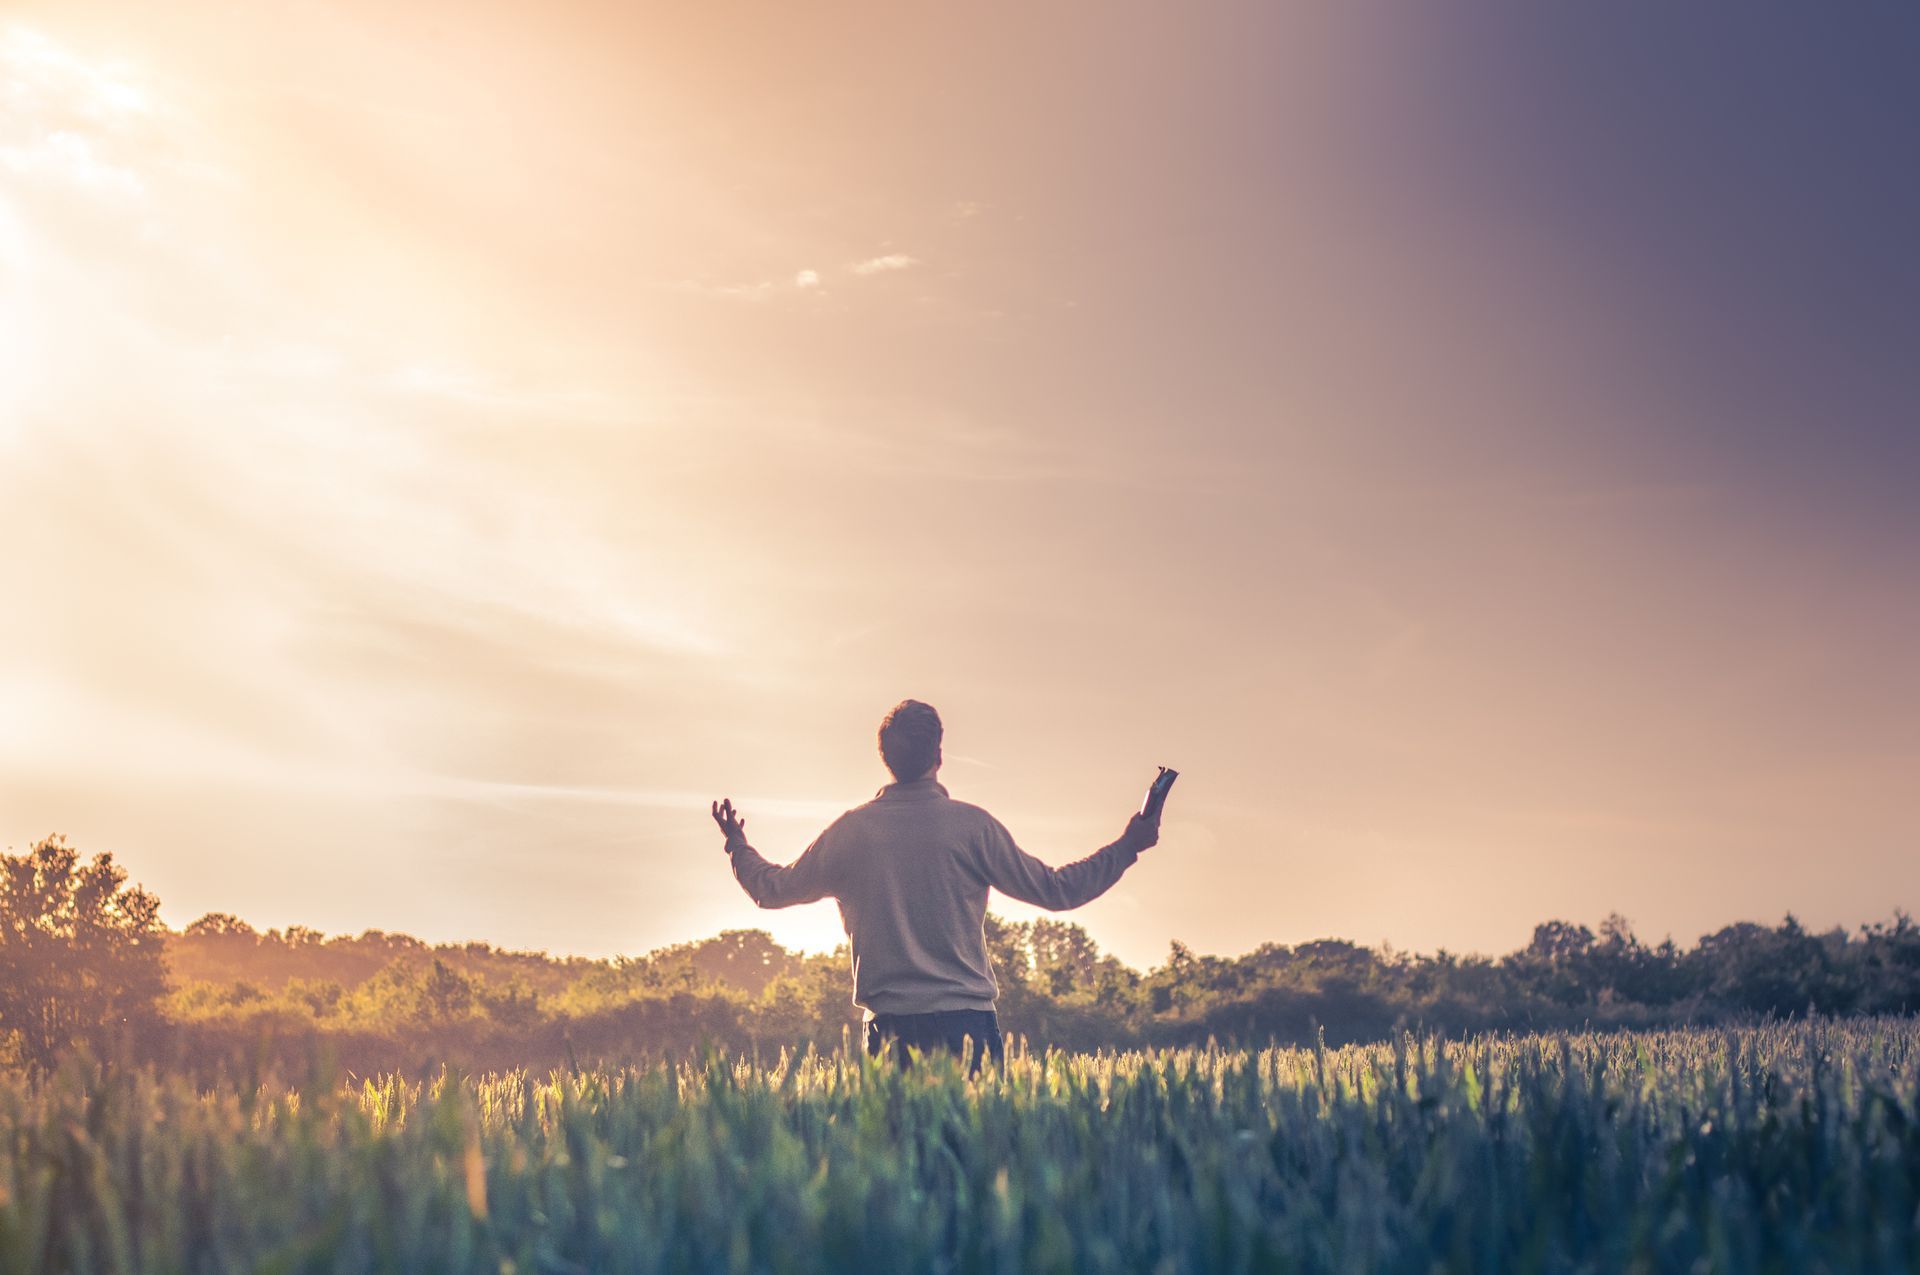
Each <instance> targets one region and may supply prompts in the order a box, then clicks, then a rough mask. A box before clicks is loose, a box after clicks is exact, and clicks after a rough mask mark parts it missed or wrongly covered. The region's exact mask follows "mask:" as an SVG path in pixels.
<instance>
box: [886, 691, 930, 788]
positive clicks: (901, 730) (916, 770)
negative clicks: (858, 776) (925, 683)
mask: <svg viewBox="0 0 1920 1275" xmlns="http://www.w3.org/2000/svg"><path fill="white" fill-rule="evenodd" d="M880 759H881V760H882V761H884V762H886V763H887V769H888V770H890V771H892V772H893V777H894V778H895V779H899V780H908V779H919V778H920V777H921V776H923V775H925V774H926V773H927V772H928V771H930V770H932V769H933V768H934V767H935V766H938V765H939V764H940V714H938V713H936V712H934V711H933V705H931V704H922V703H921V702H920V701H919V700H917V699H903V700H901V701H900V702H899V703H898V704H895V705H894V706H893V709H892V711H891V712H889V713H888V714H887V716H886V719H885V720H884V721H882V722H881V723H880Z"/></svg>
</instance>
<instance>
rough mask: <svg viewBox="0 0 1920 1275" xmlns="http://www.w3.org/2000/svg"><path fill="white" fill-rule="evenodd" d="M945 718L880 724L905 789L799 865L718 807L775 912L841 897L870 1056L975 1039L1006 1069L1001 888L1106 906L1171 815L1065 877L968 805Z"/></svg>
mask: <svg viewBox="0 0 1920 1275" xmlns="http://www.w3.org/2000/svg"><path fill="white" fill-rule="evenodd" d="M940 736H941V729H940V715H939V714H938V713H936V712H935V711H934V710H933V708H932V706H931V705H928V704H923V703H921V702H920V701H919V700H911V699H910V700H902V701H901V702H900V703H899V704H897V705H895V706H894V709H893V711H892V712H890V713H888V714H887V716H886V720H884V721H882V722H881V723H880V756H881V759H882V760H883V761H885V762H886V765H887V769H888V770H889V771H891V772H892V773H893V777H894V782H893V783H890V784H888V785H887V786H886V787H884V788H882V789H881V790H880V791H879V793H878V794H877V795H876V796H875V797H874V799H873V800H872V801H869V802H867V803H866V804H865V805H863V806H856V807H855V808H854V809H852V810H849V811H848V812H847V813H846V814H844V815H841V816H840V817H839V818H838V819H836V820H834V821H833V823H831V824H829V825H828V826H827V829H826V831H825V832H822V833H821V834H820V835H819V836H818V837H816V838H815V839H814V841H813V844H812V845H810V846H808V847H807V849H806V851H805V852H804V853H803V854H801V856H800V857H799V858H798V859H796V860H794V861H793V862H792V863H791V864H788V865H786V866H785V867H780V866H777V865H775V864H772V863H769V862H767V861H766V860H765V859H763V858H762V857H761V856H760V853H759V852H758V851H757V850H755V849H754V848H753V847H752V846H751V845H748V844H747V837H746V821H745V820H744V819H742V818H741V817H740V816H739V815H738V814H737V813H736V812H735V811H734V809H733V801H732V800H731V799H730V798H729V799H725V800H721V801H716V802H714V803H713V817H714V820H715V822H717V823H718V824H719V825H720V830H721V831H722V832H723V833H725V834H726V850H727V854H728V855H729V856H730V857H731V858H732V860H733V875H734V876H735V877H736V878H737V879H738V880H739V882H740V884H741V886H742V887H743V888H744V889H745V890H746V892H747V893H748V895H750V896H751V897H752V898H753V901H754V902H755V903H757V904H759V905H760V906H761V907H763V908H784V907H791V906H793V905H794V904H796V903H811V902H813V901H814V900H816V899H824V898H827V897H829V896H831V897H833V898H835V899H837V900H839V903H840V917H841V920H842V921H843V922H844V923H845V924H846V928H847V937H848V939H850V940H851V941H852V945H853V1001H854V1004H856V1005H859V1006H861V1007H862V1008H863V1009H864V1010H865V1011H866V1046H867V1052H868V1053H870V1054H878V1053H880V1051H881V1049H882V1048H883V1047H884V1046H883V1042H884V1041H886V1040H892V1041H894V1042H895V1052H896V1056H898V1057H899V1058H900V1059H902V1060H903V1061H904V1060H905V1058H906V1051H907V1048H908V1047H909V1046H912V1047H914V1048H917V1049H922V1050H927V1049H934V1048H945V1049H949V1050H951V1051H953V1052H954V1053H961V1052H963V1047H964V1042H965V1041H966V1040H967V1039H969V1038H971V1039H972V1041H973V1042H974V1045H975V1050H974V1051H971V1056H970V1058H969V1060H968V1061H969V1063H970V1066H971V1069H972V1070H973V1071H975V1072H978V1070H979V1068H980V1058H979V1054H978V1046H979V1045H981V1044H982V1043H984V1044H985V1046H986V1049H987V1051H988V1052H989V1053H990V1054H991V1055H992V1056H993V1059H994V1061H995V1062H999V1061H1000V1060H1001V1059H1003V1058H1004V1057H1005V1044H1004V1042H1003V1040H1002V1038H1001V1035H1000V1022H999V1019H998V1017H997V1016H996V1015H995V1013H994V1008H993V1005H994V1000H995V998H996V997H997V996H998V995H999V992H1000V989H999V985H998V984H996V983H995V982H994V978H993V967H992V965H991V963H990V962H989V961H988V959H987V940H986V934H985V929H984V925H985V919H986V912H987V891H988V889H989V888H992V889H996V890H999V891H1000V892H1001V893H1002V894H1005V895H1008V896H1009V897H1011V898H1015V899H1019V900H1020V901H1022V902H1023V903H1032V904H1035V905H1036V906H1038V907H1043V908H1047V909H1049V910H1051V911H1055V912H1058V911H1062V910H1064V909H1067V908H1077V907H1079V906H1080V905H1081V904H1083V903H1087V902H1089V901H1091V900H1093V899H1097V898H1099V897H1100V896H1101V895H1102V894H1104V893H1105V892H1106V890H1107V887H1108V886H1110V885H1112V884H1113V883H1114V882H1115V881H1117V880H1119V879H1120V874H1121V873H1123V872H1125V871H1126V870H1127V869H1128V868H1129V867H1131V866H1132V865H1133V861H1134V860H1135V859H1136V858H1138V857H1139V855H1140V852H1141V851H1142V850H1145V849H1147V848H1148V847H1149V846H1152V845H1154V844H1155V843H1156V842H1158V841H1159V839H1160V818H1159V815H1158V813H1156V814H1154V815H1153V816H1152V817H1148V816H1144V815H1137V814H1136V815H1134V816H1133V817H1132V818H1131V819H1130V820H1129V821H1128V822H1127V830H1126V831H1125V832H1124V833H1122V834H1121V835H1120V838H1119V840H1117V841H1115V842H1113V843H1112V844H1111V845H1108V846H1104V847H1102V848H1101V849H1099V850H1097V851H1095V852H1094V853H1093V854H1091V855H1088V856H1087V857H1086V858H1084V859H1081V860H1080V861H1079V862H1077V863H1070V864H1068V865H1067V866H1066V867H1064V868H1050V867H1048V866H1047V865H1046V864H1044V863H1042V862H1041V861H1040V860H1038V859H1036V858H1034V857H1033V856H1032V855H1030V854H1028V853H1027V852H1026V851H1024V850H1022V849H1021V848H1020V847H1019V846H1017V845H1015V844H1014V841H1013V837H1012V836H1011V835H1010V834H1009V833H1008V832H1007V830H1006V828H1005V827H1004V826H1002V824H1001V823H1000V821H999V820H998V819H995V818H994V817H993V816H992V815H990V814H988V813H987V812H986V811H984V810H982V809H980V807H978V806H971V805H968V804H967V803H966V802H964V801H955V800H953V799H952V798H951V797H949V796H948V795H947V790H946V788H945V787H944V786H943V785H942V784H941V783H940V781H939V780H938V779H937V778H936V776H937V775H938V774H939V773H940Z"/></svg>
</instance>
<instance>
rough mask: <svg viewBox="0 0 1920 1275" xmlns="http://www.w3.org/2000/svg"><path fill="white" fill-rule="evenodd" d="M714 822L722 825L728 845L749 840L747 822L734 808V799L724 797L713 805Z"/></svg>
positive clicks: (721, 829)
mask: <svg viewBox="0 0 1920 1275" xmlns="http://www.w3.org/2000/svg"><path fill="white" fill-rule="evenodd" d="M713 821H714V822H715V823H717V824H719V825H720V831H721V832H722V833H724V834H725V835H726V838H727V844H728V845H732V844H733V843H734V842H735V841H745V840H746V839H747V821H746V819H745V818H743V817H742V816H741V815H740V813H739V812H738V811H736V810H735V809H734V808H733V798H731V797H722V798H721V799H720V800H718V801H716V802H714V803H713Z"/></svg>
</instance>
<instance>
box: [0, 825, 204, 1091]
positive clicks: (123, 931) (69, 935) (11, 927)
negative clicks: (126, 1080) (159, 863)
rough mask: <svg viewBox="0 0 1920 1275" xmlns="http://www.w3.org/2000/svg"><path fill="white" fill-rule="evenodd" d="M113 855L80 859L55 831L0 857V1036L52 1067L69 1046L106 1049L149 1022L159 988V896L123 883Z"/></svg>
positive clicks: (162, 984) (29, 1059)
mask: <svg viewBox="0 0 1920 1275" xmlns="http://www.w3.org/2000/svg"><path fill="white" fill-rule="evenodd" d="M126 880H127V874H126V872H125V870H123V869H121V868H119V867H116V866H115V865H114V862H113V856H112V855H110V854H97V855H95V856H94V857H93V861H92V862H91V863H87V864H82V863H81V862H80V855H79V852H78V851H76V850H75V849H74V848H73V847H72V846H70V845H68V844H67V842H66V838H64V837H61V836H58V835H55V836H51V837H48V838H47V839H46V840H44V841H41V842H39V843H38V844H36V845H35V846H33V847H32V849H31V850H30V851H29V852H28V853H27V854H24V855H0V1040H10V1041H11V1042H12V1043H13V1045H14V1047H15V1048H16V1049H17V1050H18V1052H19V1056H20V1057H21V1059H22V1060H23V1061H25V1062H26V1063H28V1064H29V1065H31V1066H34V1067H40V1068H45V1067H51V1066H52V1065H53V1063H54V1061H55V1060H56V1059H57V1058H58V1057H59V1055H60V1054H62V1053H63V1052H65V1051H66V1050H67V1049H68V1048H70V1047H71V1046H73V1045H76V1044H84V1045H88V1046H90V1047H92V1048H95V1049H101V1048H103V1047H106V1046H108V1044H109V1043H110V1042H111V1041H112V1039H113V1038H114V1036H115V1035H117V1034H118V1033H120V1032H122V1031H124V1030H128V1029H132V1030H135V1031H137V1030H139V1029H141V1028H143V1027H145V1026H147V1025H148V1024H149V1023H151V1022H152V1021H153V1019H154V1018H155V1016H156V1013H157V1009H158V1004H159V1000H160V997H161V995H162V993H163V992H164V991H165V990H166V967H165V964H164V961H165V957H164V955H163V951H162V946H161V944H162V942H163V940H164V937H165V934H166V930H165V929H164V928H163V927H162V926H161V924H160V900H159V899H157V898H155V897H154V896H153V895H152V894H150V893H148V892H147V891H145V890H142V889H140V888H139V887H138V886H132V887H129V886H127V885H126Z"/></svg>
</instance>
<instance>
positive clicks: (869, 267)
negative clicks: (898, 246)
mask: <svg viewBox="0 0 1920 1275" xmlns="http://www.w3.org/2000/svg"><path fill="white" fill-rule="evenodd" d="M919 264H920V259H919V258H918V257H909V256H908V255H907V254H906V253H904V252H890V253H888V254H886V255H885V256H884V257H868V258H867V259H866V260H865V261H856V262H854V264H853V266H852V270H853V272H854V273H855V274H857V275H873V274H885V273H886V272H887V271H889V270H905V269H908V268H909V267H911V266H917V265H919Z"/></svg>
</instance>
